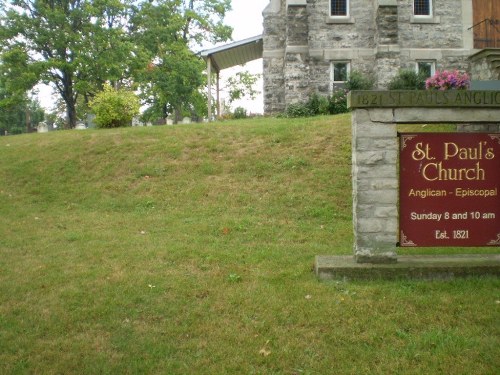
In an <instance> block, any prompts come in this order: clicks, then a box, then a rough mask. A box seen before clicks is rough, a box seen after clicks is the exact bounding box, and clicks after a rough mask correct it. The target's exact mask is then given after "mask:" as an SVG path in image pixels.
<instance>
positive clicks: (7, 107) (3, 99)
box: [0, 48, 44, 135]
mask: <svg viewBox="0 0 500 375" xmlns="http://www.w3.org/2000/svg"><path fill="white" fill-rule="evenodd" d="M25 61H26V53H25V51H23V50H22V49H20V48H14V49H12V50H11V51H9V52H8V53H5V54H3V55H2V61H1V62H0V134H2V135H4V134H5V132H7V133H10V134H13V133H22V132H23V129H24V132H29V131H30V130H31V129H32V128H33V127H34V126H36V125H37V124H38V122H40V121H42V120H43V118H44V111H43V109H42V108H41V107H40V104H39V103H38V102H37V101H35V100H33V99H30V98H29V97H28V95H27V92H28V90H29V89H30V88H31V87H32V86H33V84H34V82H35V81H36V80H35V78H34V76H33V75H32V74H31V73H30V72H29V71H28V69H27V67H26V65H25Z"/></svg>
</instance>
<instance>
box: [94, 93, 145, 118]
mask: <svg viewBox="0 0 500 375" xmlns="http://www.w3.org/2000/svg"><path fill="white" fill-rule="evenodd" d="M90 108H91V110H92V111H93V113H94V114H95V116H96V117H95V123H96V125H97V127H99V128H117V127H122V126H129V125H130V124H131V122H132V119H133V117H134V116H137V115H138V114H139V109H140V102H139V98H138V97H137V96H136V95H135V94H134V93H133V92H132V91H128V90H124V89H119V90H115V89H114V88H112V87H111V86H110V85H105V86H104V90H103V91H101V92H100V93H98V94H97V95H96V96H95V97H94V99H92V101H91V102H90Z"/></svg>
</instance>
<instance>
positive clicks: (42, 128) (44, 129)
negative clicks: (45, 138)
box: [36, 121, 49, 133]
mask: <svg viewBox="0 0 500 375" xmlns="http://www.w3.org/2000/svg"><path fill="white" fill-rule="evenodd" d="M36 131H37V133H48V131H49V126H48V125H47V123H46V122H44V121H42V122H39V123H38V126H37V127H36Z"/></svg>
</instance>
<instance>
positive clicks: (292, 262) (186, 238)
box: [0, 115, 500, 375]
mask: <svg viewBox="0 0 500 375" xmlns="http://www.w3.org/2000/svg"><path fill="white" fill-rule="evenodd" d="M350 131H351V130H350V117H349V116H348V115H343V116H336V117H317V118H312V119H299V120H290V119H254V120H245V121H237V122H225V123H219V124H210V125H206V124H205V125H190V126H176V127H152V128H129V129H119V130H85V131H61V132H53V133H47V134H31V135H22V136H15V137H0V373H5V374H11V373H20V374H23V373H37V374H146V373H148V374H151V373H157V374H321V375H323V374H439V373H443V374H444V373H446V374H493V373H497V372H498V371H499V370H500V360H499V357H498V347H499V344H500V342H499V341H500V340H499V337H500V325H499V323H498V322H499V321H500V320H499V318H500V301H499V300H500V295H499V290H500V282H499V280H497V279H495V278H485V279H471V280H455V281H451V282H433V283H429V282H407V281H401V282H383V281H379V282H371V283H353V282H349V283H346V282H318V281H317V280H316V279H315V277H314V274H313V273H312V272H311V266H312V262H313V259H314V256H315V255H318V254H351V252H352V224H351V180H350V173H351V169H350V168H351V167H350V159H351V155H350V147H351V145H350ZM437 251H438V250H437Z"/></svg>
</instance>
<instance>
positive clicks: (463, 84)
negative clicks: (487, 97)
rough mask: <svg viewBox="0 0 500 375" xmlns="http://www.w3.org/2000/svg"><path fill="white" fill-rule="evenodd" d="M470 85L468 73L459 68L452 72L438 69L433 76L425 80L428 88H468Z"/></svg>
mask: <svg viewBox="0 0 500 375" xmlns="http://www.w3.org/2000/svg"><path fill="white" fill-rule="evenodd" d="M469 86H470V78H469V76H468V75H467V73H461V72H459V71H458V70H454V71H453V72H450V71H448V70H443V71H441V72H440V71H437V72H436V74H434V75H433V76H432V77H430V78H428V79H427V81H425V87H426V88H427V89H428V90H441V91H443V90H452V89H456V90H467V89H468V88H469Z"/></svg>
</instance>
